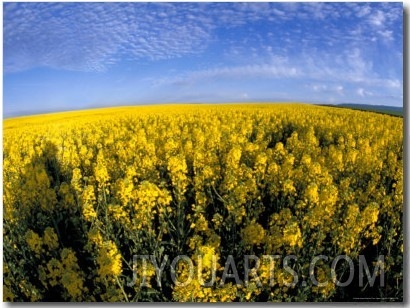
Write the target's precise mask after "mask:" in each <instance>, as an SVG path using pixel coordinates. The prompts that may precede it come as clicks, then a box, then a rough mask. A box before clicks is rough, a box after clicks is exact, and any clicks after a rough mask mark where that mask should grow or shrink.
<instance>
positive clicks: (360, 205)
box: [3, 104, 403, 301]
mask: <svg viewBox="0 0 410 308" xmlns="http://www.w3.org/2000/svg"><path fill="white" fill-rule="evenodd" d="M3 170H4V171H3V181H4V184H3V185H4V186H3V191H4V194H3V204H4V207H3V209H4V211H3V213H4V215H3V216H4V220H3V226H4V229H3V234H4V235H3V238H4V248H3V252H4V259H3V261H4V269H3V276H4V284H3V287H4V292H3V294H4V298H3V299H4V300H5V301H42V300H44V301H316V300H320V301H332V300H352V298H353V297H354V296H363V294H366V292H373V293H371V294H372V295H373V296H374V294H376V296H379V297H380V296H381V295H380V294H382V295H383V296H384V297H385V298H387V297H391V298H397V299H400V298H402V294H403V288H402V283H403V269H402V268H403V222H402V217H403V119H402V118H398V117H392V116H387V115H381V114H375V113H371V112H360V111H354V110H347V109H339V108H332V107H321V106H309V105H302V104H275V105H274V104H260V105H257V104H255V105H203V106H200V105H196V106H194V105H190V106H189V105H186V106H182V105H179V106H172V105H169V106H151V107H128V108H112V109H100V110H90V111H80V112H67V113H61V114H54V115H47V116H33V117H22V118H16V119H8V120H5V121H4V154H3ZM251 254H256V255H279V256H282V257H285V256H287V255H294V256H296V257H297V259H296V260H294V261H293V262H292V263H291V264H290V265H289V266H290V267H291V268H292V269H293V270H294V271H297V272H298V274H299V275H300V277H301V278H305V277H307V276H308V275H309V271H311V269H310V268H309V263H310V261H311V259H312V258H313V257H314V256H317V255H329V256H336V255H346V256H349V257H350V258H351V259H352V260H353V262H354V265H355V266H357V264H358V263H357V262H358V257H359V255H365V256H366V258H367V260H368V263H369V264H370V265H371V266H374V264H373V263H372V262H376V260H377V257H378V256H379V255H384V256H385V259H384V261H385V263H384V270H385V273H386V274H385V276H386V277H385V280H386V282H385V286H376V287H375V288H373V289H371V290H370V288H367V289H366V287H364V288H362V289H361V290H360V292H362V293H360V294H359V295H358V294H357V293H354V292H357V291H356V289H358V288H354V287H351V288H344V289H343V288H341V287H338V286H336V285H335V284H334V283H328V284H319V285H313V284H312V283H311V282H308V283H306V284H304V285H302V284H296V285H290V284H288V283H286V282H287V281H291V280H292V277H290V276H289V271H286V270H284V269H283V268H282V267H280V266H273V265H277V264H276V263H277V262H279V261H278V260H274V261H272V262H268V261H269V260H263V261H261V263H260V264H259V267H258V268H257V269H255V270H254V272H252V273H253V274H257V275H258V276H257V277H258V278H256V276H255V275H253V276H252V275H251V277H250V280H249V281H248V282H247V283H246V284H238V283H236V282H235V281H234V280H230V281H227V282H226V283H225V284H220V281H221V278H220V277H221V273H223V272H224V271H226V270H227V268H226V264H225V261H226V258H227V257H228V255H232V256H233V258H234V260H235V261H236V264H237V266H238V267H237V270H238V271H239V272H243V269H244V264H243V258H244V256H245V255H251ZM134 255H154V256H155V258H156V260H158V263H160V262H161V261H160V260H163V258H164V256H165V255H169V256H176V255H186V256H188V258H189V260H191V261H192V266H193V268H194V271H195V272H199V273H200V274H201V275H200V276H195V277H194V278H193V279H192V281H191V282H190V283H189V284H188V285H186V286H182V285H179V284H175V283H173V282H172V280H171V279H170V277H169V274H164V275H163V276H162V277H161V279H160V281H157V278H156V272H155V270H154V269H153V267H152V264H151V263H150V264H148V265H147V267H146V268H145V269H143V268H142V267H141V265H140V264H138V265H136V264H134V263H133V256H134ZM241 260H242V261H241ZM341 263H342V262H341ZM372 264H373V265H372ZM342 265H343V264H341V266H339V267H338V268H337V273H336V274H337V275H339V276H343V274H344V273H345V271H346V268H345V267H343V266H342ZM176 268H177V270H176V273H175V274H176V275H177V277H178V280H179V281H186V279H188V278H189V271H188V267H187V266H186V264H185V263H183V262H181V263H179V264H178V265H177V267H176ZM143 270H144V271H146V272H147V273H148V275H147V281H146V283H145V284H144V285H143V286H141V285H140V284H138V283H137V284H135V285H133V286H131V285H130V284H128V282H129V281H130V279H131V278H132V277H133V274H135V272H136V273H137V274H140V273H141V271H143ZM213 270H215V273H213ZM314 271H315V277H316V279H317V280H318V281H319V282H322V281H325V280H328V281H331V277H332V270H331V268H330V265H329V264H328V263H326V262H324V261H323V262H322V261H321V262H318V263H317V266H316V268H315V270H314ZM272 273H273V276H271V274H272ZM213 275H215V284H213V285H212V286H209V287H203V284H204V282H207V281H209V280H211V279H212V277H213ZM137 276H138V275H137ZM138 277H139V276H138ZM273 278H274V282H272V281H273ZM138 279H139V278H138ZM270 282H272V283H270ZM363 292H364V293H363ZM368 294H370V293H368Z"/></svg>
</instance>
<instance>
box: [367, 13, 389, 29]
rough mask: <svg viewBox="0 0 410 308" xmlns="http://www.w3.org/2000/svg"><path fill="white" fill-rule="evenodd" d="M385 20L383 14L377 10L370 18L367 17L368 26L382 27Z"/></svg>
mask: <svg viewBox="0 0 410 308" xmlns="http://www.w3.org/2000/svg"><path fill="white" fill-rule="evenodd" d="M385 20H386V17H385V14H384V13H383V12H382V11H380V10H378V11H376V12H375V13H373V14H372V15H371V16H370V17H369V22H370V24H372V25H374V26H382V25H384V21H385Z"/></svg>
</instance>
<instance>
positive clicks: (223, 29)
mask: <svg viewBox="0 0 410 308" xmlns="http://www.w3.org/2000/svg"><path fill="white" fill-rule="evenodd" d="M402 22H403V4H402V3H399V2H397V3H362V2H361V3H294V2H293V3H277V2H276V3H275V2H272V3H261V2H251V3H234V2H230V3H131V2H128V3H81V2H77V3H64V2H55V3H53V2H51V3H46V2H44V3H3V113H4V116H6V117H7V116H10V115H17V114H23V113H24V114H27V113H38V112H44V111H57V110H67V109H80V108H89V107H96V106H113V105H128V104H151V103H169V102H231V101H304V102H319V103H360V104H383V105H392V106H403V29H402Z"/></svg>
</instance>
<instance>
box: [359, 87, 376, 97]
mask: <svg viewBox="0 0 410 308" xmlns="http://www.w3.org/2000/svg"><path fill="white" fill-rule="evenodd" d="M356 93H357V95H359V96H360V97H368V96H373V92H371V91H366V90H365V89H363V88H358V89H357V91H356Z"/></svg>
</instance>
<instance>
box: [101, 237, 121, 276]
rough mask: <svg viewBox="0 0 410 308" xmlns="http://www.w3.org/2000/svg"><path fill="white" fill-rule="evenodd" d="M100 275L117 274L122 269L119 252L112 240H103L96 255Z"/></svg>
mask: <svg viewBox="0 0 410 308" xmlns="http://www.w3.org/2000/svg"><path fill="white" fill-rule="evenodd" d="M97 263H98V266H99V268H98V274H99V275H100V276H112V275H113V276H118V275H120V274H121V271H122V261H121V254H120V253H119V251H118V248H117V246H116V245H115V243H114V242H112V241H108V242H104V243H103V245H102V247H101V248H100V250H99V252H98V257H97Z"/></svg>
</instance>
